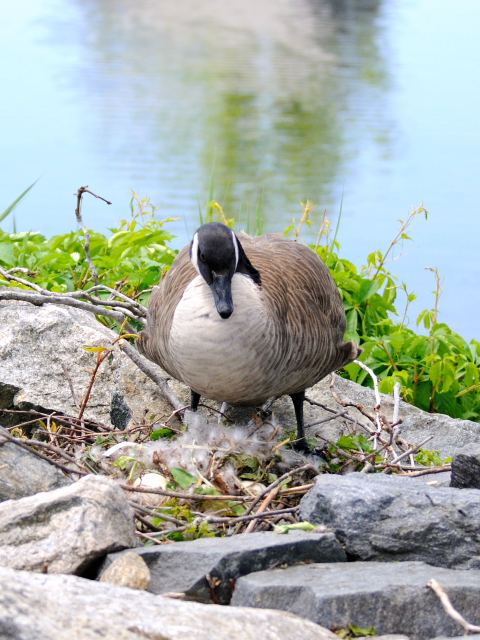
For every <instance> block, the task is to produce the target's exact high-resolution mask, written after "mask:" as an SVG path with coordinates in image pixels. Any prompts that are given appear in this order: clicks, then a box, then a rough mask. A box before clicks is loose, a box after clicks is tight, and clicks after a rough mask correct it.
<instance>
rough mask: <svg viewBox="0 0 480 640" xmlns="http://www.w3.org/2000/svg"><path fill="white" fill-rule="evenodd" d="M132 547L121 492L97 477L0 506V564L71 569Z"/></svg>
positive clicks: (128, 510)
mask: <svg viewBox="0 0 480 640" xmlns="http://www.w3.org/2000/svg"><path fill="white" fill-rule="evenodd" d="M135 545H136V536H135V526H134V522H133V511H132V509H131V508H130V507H129V506H128V503H127V501H126V499H125V496H124V494H123V491H122V490H121V489H120V487H118V486H116V485H115V484H114V482H112V481H111V480H108V479H107V478H104V477H101V476H86V477H84V478H82V479H81V480H79V481H78V482H75V483H73V484H71V485H69V486H67V487H63V488H61V489H55V490H54V491H49V492H48V493H38V494H37V495H35V496H30V497H28V498H21V499H20V500H7V501H6V502H2V503H1V504H0V565H2V566H8V567H12V568H14V569H27V570H29V571H48V572H50V573H76V574H80V573H82V572H84V571H86V570H87V569H88V568H89V566H90V565H91V564H92V562H93V561H95V560H97V559H98V558H100V557H101V556H103V555H105V554H106V553H109V552H110V551H117V550H120V549H125V548H126V547H133V546H135Z"/></svg>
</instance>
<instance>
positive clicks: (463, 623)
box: [427, 578, 480, 634]
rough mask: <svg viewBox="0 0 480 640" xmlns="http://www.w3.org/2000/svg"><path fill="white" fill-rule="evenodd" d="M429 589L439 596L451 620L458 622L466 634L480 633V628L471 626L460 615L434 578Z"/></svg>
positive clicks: (428, 585)
mask: <svg viewBox="0 0 480 640" xmlns="http://www.w3.org/2000/svg"><path fill="white" fill-rule="evenodd" d="M427 587H429V588H430V589H431V590H432V591H434V592H435V593H436V594H437V596H438V597H439V598H440V602H441V603H442V605H443V608H444V609H445V613H446V614H447V615H449V616H450V618H452V619H453V620H455V622H458V624H459V625H461V626H462V627H463V628H464V629H465V631H466V634H469V633H480V627H478V626H476V625H474V624H470V622H467V621H466V620H465V618H464V617H463V616H462V614H461V613H459V612H458V611H457V610H456V609H455V608H454V606H453V604H452V603H451V602H450V598H449V597H448V595H447V593H446V591H445V590H444V589H443V587H442V586H440V585H439V583H438V582H437V581H436V580H435V579H433V578H432V580H430V582H429V583H428V584H427Z"/></svg>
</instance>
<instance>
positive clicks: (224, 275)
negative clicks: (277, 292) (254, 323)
mask: <svg viewBox="0 0 480 640" xmlns="http://www.w3.org/2000/svg"><path fill="white" fill-rule="evenodd" d="M190 260H191V261H192V264H193V266H194V267H195V269H196V270H197V271H198V273H199V274H200V275H201V276H202V278H203V279H204V280H205V282H206V283H207V284H208V286H209V287H210V289H211V291H212V294H213V300H214V302H215V307H216V308H217V311H218V313H219V315H220V317H221V318H223V319H224V320H227V318H229V317H230V316H231V315H232V313H233V297H232V278H233V276H234V274H235V273H243V274H245V275H247V276H249V277H250V278H252V280H253V281H254V282H255V283H256V284H258V285H260V273H259V272H258V271H257V270H256V269H255V268H254V267H253V266H252V264H251V262H250V260H249V259H248V258H247V256H246V254H245V251H244V250H243V247H242V245H241V244H240V242H239V240H238V238H237V236H236V235H235V233H234V232H233V231H232V230H231V229H230V228H229V227H227V226H226V225H224V224H220V223H219V222H209V223H208V224H204V225H203V226H201V227H200V228H199V229H198V230H197V231H196V233H195V235H194V236H193V240H192V244H191V246H190Z"/></svg>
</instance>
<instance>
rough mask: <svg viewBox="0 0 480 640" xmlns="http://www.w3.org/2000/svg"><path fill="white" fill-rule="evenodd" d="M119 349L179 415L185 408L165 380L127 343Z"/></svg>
mask: <svg viewBox="0 0 480 640" xmlns="http://www.w3.org/2000/svg"><path fill="white" fill-rule="evenodd" d="M120 348H121V349H122V351H123V352H124V353H125V354H126V355H127V356H128V357H129V358H130V360H131V361H132V362H134V363H135V364H136V365H137V367H138V368H139V369H140V371H143V373H144V374H145V375H147V376H148V377H149V378H150V379H151V380H153V382H155V384H156V385H157V386H158V388H159V391H160V393H161V394H162V396H163V397H164V398H165V400H167V402H169V403H170V404H171V405H172V407H173V408H174V409H175V411H177V412H178V413H180V414H181V413H182V412H183V411H184V410H185V408H186V407H185V405H184V404H183V403H182V402H181V401H180V400H179V398H177V396H176V395H175V394H174V393H173V391H172V390H171V389H170V387H169V386H168V382H167V381H166V380H165V378H163V377H162V376H161V375H159V374H158V373H157V372H156V371H155V369H153V367H152V366H151V365H150V364H149V363H148V362H147V360H146V359H145V358H144V357H143V356H141V355H140V354H139V353H138V351H137V350H136V349H135V348H134V347H132V345H131V344H130V343H129V342H126V341H124V342H123V344H121V346H120Z"/></svg>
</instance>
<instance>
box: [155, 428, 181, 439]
mask: <svg viewBox="0 0 480 640" xmlns="http://www.w3.org/2000/svg"><path fill="white" fill-rule="evenodd" d="M174 435H175V431H172V430H171V429H156V430H155V431H152V433H151V434H150V440H160V438H168V439H170V438H173V436H174Z"/></svg>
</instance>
